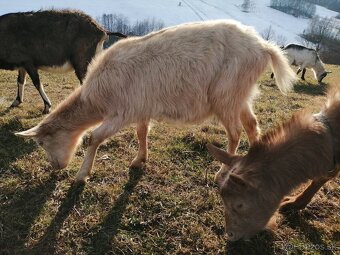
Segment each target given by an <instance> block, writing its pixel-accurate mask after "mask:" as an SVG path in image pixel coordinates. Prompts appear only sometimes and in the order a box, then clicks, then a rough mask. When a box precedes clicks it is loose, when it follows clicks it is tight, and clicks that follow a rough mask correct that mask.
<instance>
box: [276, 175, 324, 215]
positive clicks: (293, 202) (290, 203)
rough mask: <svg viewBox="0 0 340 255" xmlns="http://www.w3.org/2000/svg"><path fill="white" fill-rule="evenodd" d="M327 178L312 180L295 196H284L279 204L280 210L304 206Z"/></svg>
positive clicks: (297, 208) (298, 208)
mask: <svg viewBox="0 0 340 255" xmlns="http://www.w3.org/2000/svg"><path fill="white" fill-rule="evenodd" d="M328 180H329V178H322V179H317V180H313V181H312V183H311V184H310V185H309V186H308V187H307V188H306V189H305V190H304V191H303V192H301V193H300V194H298V195H296V196H291V197H286V198H284V199H283V201H282V203H281V205H280V211H281V212H286V211H290V210H300V209H303V208H305V207H306V206H307V205H308V203H309V202H310V201H311V200H312V198H313V196H314V195H315V193H316V192H318V190H319V189H320V188H321V187H322V186H323V185H324V184H325V183H326V182H327V181H328Z"/></svg>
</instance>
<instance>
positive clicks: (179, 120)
mask: <svg viewBox="0 0 340 255" xmlns="http://www.w3.org/2000/svg"><path fill="white" fill-rule="evenodd" d="M211 115H212V113H211V111H210V110H209V109H208V108H205V109H202V108H201V109H200V107H193V108H191V109H188V108H187V109H185V108H184V109H178V110H173V111H169V110H165V111H162V112H159V113H158V114H156V115H155V116H153V117H152V119H155V120H157V121H162V122H163V121H164V122H168V123H176V124H195V123H201V122H203V121H204V120H205V119H207V118H209V117H210V116H211Z"/></svg>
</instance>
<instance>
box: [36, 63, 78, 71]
mask: <svg viewBox="0 0 340 255" xmlns="http://www.w3.org/2000/svg"><path fill="white" fill-rule="evenodd" d="M39 69H40V70H43V71H46V72H50V73H67V72H71V71H73V66H72V65H71V63H70V62H68V61H67V62H65V63H64V64H63V65H61V66H40V67H39Z"/></svg>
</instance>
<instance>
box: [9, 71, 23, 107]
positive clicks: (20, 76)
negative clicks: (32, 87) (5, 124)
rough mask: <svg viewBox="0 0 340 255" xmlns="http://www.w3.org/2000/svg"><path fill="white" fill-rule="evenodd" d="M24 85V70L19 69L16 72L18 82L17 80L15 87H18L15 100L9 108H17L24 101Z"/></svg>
mask: <svg viewBox="0 0 340 255" xmlns="http://www.w3.org/2000/svg"><path fill="white" fill-rule="evenodd" d="M25 83H26V70H25V69H23V68H20V69H19V72H18V80H17V85H18V92H17V98H16V99H15V100H14V102H13V103H12V105H11V107H16V106H18V105H19V104H21V103H22V101H23V100H24V89H25Z"/></svg>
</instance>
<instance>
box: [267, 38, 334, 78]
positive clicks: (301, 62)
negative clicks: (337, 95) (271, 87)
mask: <svg viewBox="0 0 340 255" xmlns="http://www.w3.org/2000/svg"><path fill="white" fill-rule="evenodd" d="M283 50H284V52H285V54H286V56H287V58H288V60H289V63H290V64H291V65H295V66H298V67H299V69H298V71H297V74H299V73H300V72H301V71H302V75H301V79H302V80H305V73H306V68H311V69H312V71H313V73H314V77H315V79H316V80H317V81H318V82H319V83H321V82H322V79H323V78H325V77H326V75H327V74H328V73H331V72H329V71H326V70H325V67H324V64H323V63H322V61H321V59H320V57H319V55H318V53H317V52H316V50H313V49H310V48H306V47H304V46H302V45H298V44H288V45H287V46H286V47H284V48H283ZM272 77H273V75H272Z"/></svg>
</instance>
